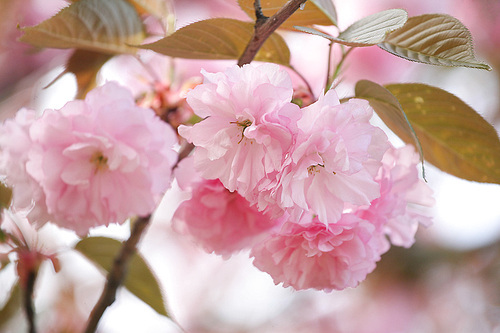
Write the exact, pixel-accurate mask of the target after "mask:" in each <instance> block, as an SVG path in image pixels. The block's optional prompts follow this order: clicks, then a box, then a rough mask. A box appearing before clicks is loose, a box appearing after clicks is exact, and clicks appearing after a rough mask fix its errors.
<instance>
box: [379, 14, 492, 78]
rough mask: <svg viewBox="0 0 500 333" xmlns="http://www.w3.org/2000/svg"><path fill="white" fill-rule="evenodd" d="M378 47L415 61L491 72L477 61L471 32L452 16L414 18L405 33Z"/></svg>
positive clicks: (403, 30)
mask: <svg viewBox="0 0 500 333" xmlns="http://www.w3.org/2000/svg"><path fill="white" fill-rule="evenodd" d="M378 46H379V47H380V48H382V49H383V50H385V51H387V52H390V53H392V54H394V55H396V56H399V57H402V58H405V59H407V60H411V61H416V62H422V63H426V64H432V65H442V66H461V67H473V68H479V69H486V70H491V67H490V66H488V65H487V64H485V63H483V62H480V61H478V60H477V59H476V57H475V55H474V46H473V44H472V37H471V34H470V32H469V30H468V29H467V28H466V27H465V26H464V25H463V24H462V23H461V22H460V21H459V20H457V19H456V18H454V17H452V16H449V15H444V14H426V15H421V16H414V17H410V18H409V19H408V21H407V22H406V24H405V25H404V26H403V27H402V28H401V29H398V30H396V31H394V32H392V33H390V34H389V35H388V36H387V37H386V39H385V40H384V41H383V42H381V43H380V44H378Z"/></svg>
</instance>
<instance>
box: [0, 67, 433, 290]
mask: <svg viewBox="0 0 500 333" xmlns="http://www.w3.org/2000/svg"><path fill="white" fill-rule="evenodd" d="M202 73H203V76H204V82H203V84H200V85H198V86H196V87H195V88H194V89H193V90H191V91H190V92H189V93H188V95H187V103H188V105H189V107H190V108H191V109H192V111H193V112H194V113H195V114H196V115H197V116H199V117H201V118H202V119H203V120H202V121H200V122H198V123H196V124H195V125H193V126H186V125H180V126H179V127H178V132H179V134H180V135H181V136H182V137H184V138H185V139H186V140H187V141H189V142H190V143H192V144H194V146H195V149H194V152H193V154H192V155H191V156H189V157H187V158H185V159H184V160H182V161H181V162H180V163H179V164H178V165H177V168H176V169H175V178H176V179H177V182H178V184H179V186H180V188H181V189H183V190H185V191H187V192H190V193H191V198H190V199H189V200H186V201H184V202H182V203H181V205H180V206H179V207H178V209H177V210H176V212H175V214H174V217H173V227H174V228H175V229H176V230H177V231H179V232H180V233H183V234H186V235H188V236H189V237H191V238H192V239H193V240H194V241H196V242H197V243H198V244H200V245H201V246H202V247H203V248H204V249H205V250H206V251H208V252H215V253H217V254H220V255H222V256H223V257H225V258H228V257H230V256H231V255H232V254H233V253H235V252H238V251H240V250H242V249H251V256H252V257H253V258H254V261H253V263H254V265H255V266H256V267H258V268H259V269H261V270H263V271H266V272H268V273H269V274H270V275H271V276H272V277H273V279H274V281H275V283H283V285H284V286H292V287H294V288H296V289H307V288H315V289H320V290H332V289H344V288H346V287H355V286H356V285H357V284H358V283H359V282H360V281H362V280H363V279H364V278H365V277H366V275H367V274H368V273H370V272H371V271H372V270H373V269H374V268H375V266H376V262H377V261H378V260H379V259H380V256H381V255H382V254H383V253H384V252H386V251H387V250H388V249H389V247H390V244H391V243H392V244H394V245H398V246H406V247H408V246H410V245H411V244H412V243H413V241H414V236H415V232H416V230H417V227H418V224H419V223H423V224H428V223H430V221H429V218H428V217H426V216H425V215H423V214H422V213H421V212H419V211H418V207H419V206H430V205H432V204H433V200H432V197H431V195H432V194H431V193H430V190H429V188H428V187H427V186H426V185H425V183H423V182H422V181H420V180H419V178H418V171H417V168H416V165H417V163H418V161H419V156H418V154H417V153H416V152H415V151H414V149H413V147H412V146H406V147H403V148H399V149H396V148H394V147H392V145H391V144H390V143H389V141H388V139H387V136H386V135H385V133H384V132H383V131H382V130H381V129H379V128H378V127H376V126H373V125H372V124H371V123H370V119H371V118H372V115H373V110H372V108H371V107H370V106H369V104H368V102H367V101H364V100H357V99H351V100H349V101H348V102H346V103H342V104H341V103H340V101H339V99H338V97H337V95H336V94H335V92H334V91H333V90H330V91H328V92H327V93H326V94H325V95H323V96H320V97H319V99H318V100H317V101H316V102H314V103H312V104H310V105H307V106H306V107H304V108H300V107H299V106H298V105H296V104H294V103H292V102H291V101H292V98H293V93H294V91H293V88H292V82H291V79H290V77H289V75H288V73H287V72H285V71H284V70H282V69H280V67H279V66H277V65H273V64H265V65H261V66H253V65H246V66H243V67H241V68H240V67H237V66H234V67H231V68H229V69H227V70H226V71H225V72H223V73H208V72H205V71H203V72H202ZM177 125H178V124H177V123H175V126H177ZM176 145H177V135H176V134H175V131H174V130H173V129H172V127H171V126H170V125H169V124H168V123H166V122H164V121H162V120H161V119H160V117H158V116H157V114H155V111H153V110H152V109H150V108H144V107H140V106H137V104H136V102H135V100H134V98H133V96H132V94H131V93H130V91H129V90H127V89H125V88H123V87H121V86H119V85H118V84H116V83H113V82H109V83H106V84H104V85H103V86H101V87H98V88H96V89H94V90H93V91H91V92H89V93H88V94H87V96H86V98H85V100H77V101H72V102H69V103H67V104H66V105H65V106H64V107H62V108H61V109H60V110H46V111H45V112H44V113H43V114H42V115H41V116H39V117H38V116H37V115H36V114H35V112H34V111H32V110H27V109H22V110H20V111H19V112H18V113H17V115H16V117H15V119H12V120H8V121H6V122H5V123H4V124H3V125H2V126H1V132H0V149H1V151H0V176H1V177H2V180H3V181H4V182H5V183H6V184H7V185H8V186H11V187H12V188H13V202H12V208H13V210H14V211H15V212H16V213H23V214H24V215H25V217H26V218H27V219H28V220H29V221H30V222H32V223H34V224H35V225H36V226H40V225H43V224H44V223H46V222H48V221H51V222H53V223H55V224H57V225H59V226H61V227H64V228H68V229H71V230H74V231H76V232H77V233H78V234H79V235H86V234H87V233H88V231H89V229H90V228H92V227H95V226H101V225H108V224H109V223H113V222H117V223H120V222H123V221H125V220H126V219H127V218H128V217H130V216H133V215H140V216H144V215H147V214H150V213H151V212H152V211H153V210H154V209H155V208H156V205H157V204H158V202H159V199H160V198H161V196H162V194H163V193H164V192H165V191H166V190H167V189H168V187H169V186H170V182H171V172H172V168H173V167H174V165H176V162H177V158H178V157H177V153H176V152H175V150H174V147H175V146H176Z"/></svg>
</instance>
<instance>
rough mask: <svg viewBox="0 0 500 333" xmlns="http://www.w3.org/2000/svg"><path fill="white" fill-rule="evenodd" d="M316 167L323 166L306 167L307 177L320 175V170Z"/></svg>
mask: <svg viewBox="0 0 500 333" xmlns="http://www.w3.org/2000/svg"><path fill="white" fill-rule="evenodd" d="M318 167H322V168H324V167H325V166H324V165H321V164H316V165H310V166H308V167H307V172H308V173H309V176H314V175H315V174H317V173H320V172H321V169H320V168H318Z"/></svg>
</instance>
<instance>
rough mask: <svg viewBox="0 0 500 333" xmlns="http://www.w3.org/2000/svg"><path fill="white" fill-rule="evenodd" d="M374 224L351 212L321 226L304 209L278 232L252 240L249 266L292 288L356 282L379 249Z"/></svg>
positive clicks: (376, 257) (370, 266) (377, 256)
mask: <svg viewBox="0 0 500 333" xmlns="http://www.w3.org/2000/svg"><path fill="white" fill-rule="evenodd" d="M380 237H381V235H380V234H378V233H376V230H375V227H374V226H373V225H372V224H371V223H369V222H367V221H364V220H362V219H360V218H359V217H357V216H355V215H353V214H345V215H343V216H342V219H341V220H340V221H338V222H337V223H332V224H328V225H325V224H324V223H322V222H320V221H319V220H318V218H317V217H314V216H312V214H308V215H307V216H303V217H302V220H301V221H299V223H294V222H287V223H285V224H284V226H283V228H282V229H281V231H280V232H279V233H275V234H273V235H271V236H270V237H269V238H267V239H266V240H264V241H263V242H261V243H259V244H257V245H256V246H255V247H254V248H253V249H252V253H251V256H253V257H255V260H254V265H255V266H256V267H257V268H259V269H260V270H262V271H264V272H267V273H269V274H270V275H271V277H272V278H273V280H274V283H276V284H278V283H280V282H282V283H283V286H284V287H288V286H292V287H293V288H295V289H309V288H314V289H318V290H325V291H331V290H334V289H335V290H341V289H345V288H347V287H356V286H357V285H358V283H359V282H360V281H362V280H364V279H365V278H366V275H367V274H368V273H370V272H371V271H373V270H374V269H375V266H376V262H377V261H378V260H379V259H380V254H381V252H383V250H384V249H383V248H382V247H381V246H382V245H383V244H382V242H381V240H380Z"/></svg>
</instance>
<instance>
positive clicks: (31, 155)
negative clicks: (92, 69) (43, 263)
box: [0, 82, 177, 236]
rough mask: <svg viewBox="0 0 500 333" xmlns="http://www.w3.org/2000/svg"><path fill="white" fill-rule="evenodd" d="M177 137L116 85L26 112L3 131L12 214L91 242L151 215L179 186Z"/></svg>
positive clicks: (2, 161) (0, 166)
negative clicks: (100, 229)
mask: <svg viewBox="0 0 500 333" xmlns="http://www.w3.org/2000/svg"><path fill="white" fill-rule="evenodd" d="M176 144H177V136H176V134H175V131H174V130H173V129H172V128H171V126H170V125H169V124H167V123H165V122H163V121H161V120H160V118H158V117H157V116H156V114H155V113H154V111H153V110H151V109H147V108H142V107H138V106H137V105H136V103H135V100H134V98H133V96H132V94H131V92H130V91H129V90H127V89H126V88H124V87H121V86H119V85H118V84H116V83H114V82H109V83H106V84H104V85H103V86H101V87H98V88H95V89H94V90H92V91H90V92H89V93H88V94H87V96H86V98H85V100H75V101H71V102H68V103H67V104H66V105H65V106H63V107H62V108H61V109H60V110H45V111H44V113H43V114H42V115H41V116H40V117H37V115H36V113H35V111H33V110H28V109H22V110H20V111H18V113H17V115H16V117H15V118H14V119H12V120H7V121H6V122H5V123H4V124H2V126H1V129H0V149H1V152H0V175H1V176H2V178H3V181H4V182H5V183H6V184H7V185H9V186H11V187H12V189H13V202H12V208H13V210H14V211H16V212H17V213H21V214H24V215H25V216H26V217H27V218H28V219H29V221H30V222H32V223H34V224H36V225H37V226H41V225H43V224H44V223H46V222H48V221H50V222H53V223H55V224H57V225H59V226H61V227H64V228H68V229H71V230H74V231H76V232H77V233H78V234H79V235H82V236H83V235H86V234H87V233H88V230H89V229H90V228H92V227H95V226H101V225H108V224H110V223H122V222H124V221H125V220H126V219H127V218H129V217H131V216H135V215H140V216H145V215H148V214H150V213H151V212H152V211H153V210H154V209H155V208H156V206H157V204H158V201H159V200H160V198H161V196H162V194H163V193H164V192H165V191H166V190H167V189H168V187H169V186H170V183H171V179H170V174H171V169H172V167H173V165H174V164H175V163H176V161H177V153H176V152H175V150H174V146H175V145H176Z"/></svg>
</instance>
